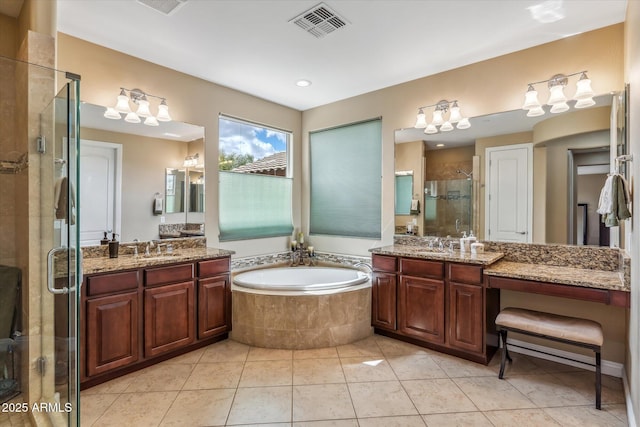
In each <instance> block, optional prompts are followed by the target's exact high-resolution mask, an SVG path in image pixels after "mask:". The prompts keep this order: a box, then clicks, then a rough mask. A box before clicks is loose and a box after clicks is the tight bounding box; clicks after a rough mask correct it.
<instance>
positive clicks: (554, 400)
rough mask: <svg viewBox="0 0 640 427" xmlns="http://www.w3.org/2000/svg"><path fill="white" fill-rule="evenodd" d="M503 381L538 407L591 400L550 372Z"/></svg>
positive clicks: (585, 403)
mask: <svg viewBox="0 0 640 427" xmlns="http://www.w3.org/2000/svg"><path fill="white" fill-rule="evenodd" d="M505 381H508V382H509V384H511V385H513V386H514V387H515V388H517V389H518V391H520V393H522V394H524V395H525V396H527V398H529V400H531V401H532V402H533V403H534V404H536V405H537V406H538V407H554V406H575V405H588V404H589V403H590V402H591V399H589V398H586V397H584V395H582V394H580V393H578V392H577V391H576V390H574V389H573V388H572V387H570V386H568V385H566V384H564V383H563V382H562V381H560V379H559V378H557V377H555V376H553V375H551V374H544V375H526V376H520V377H513V378H510V379H508V380H505Z"/></svg>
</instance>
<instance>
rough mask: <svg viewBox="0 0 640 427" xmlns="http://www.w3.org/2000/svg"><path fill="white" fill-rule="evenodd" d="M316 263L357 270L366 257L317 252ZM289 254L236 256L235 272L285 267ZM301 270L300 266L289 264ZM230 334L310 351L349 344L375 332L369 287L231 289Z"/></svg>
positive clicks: (262, 343) (259, 343)
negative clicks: (297, 291)
mask: <svg viewBox="0 0 640 427" xmlns="http://www.w3.org/2000/svg"><path fill="white" fill-rule="evenodd" d="M315 261H316V262H317V265H318V266H327V267H346V268H353V266H354V265H355V264H356V263H358V262H366V263H370V262H371V259H370V258H368V257H353V256H348V255H336V254H327V253H317V255H316V258H315ZM290 262H291V259H290V253H289V252H282V253H278V254H270V255H263V256H256V257H248V258H241V259H234V260H232V262H231V269H232V272H233V273H234V274H236V273H239V272H242V271H248V270H254V269H257V268H271V267H286V266H288V265H289V264H290ZM291 268H302V267H291ZM232 295H233V305H232V307H233V308H232V313H233V314H232V318H233V320H232V324H233V329H232V331H231V337H232V338H233V339H234V340H236V341H239V342H242V343H245V344H249V345H252V346H256V347H265V348H280V349H294V350H301V349H312V348H321V347H330V346H336V345H344V344H349V343H351V342H354V341H357V340H360V339H363V338H365V337H368V336H370V335H371V334H372V333H373V328H372V327H371V288H370V286H367V287H365V288H362V289H355V290H350V291H343V292H340V293H334V294H327V295H293V296H292V295H277V294H276V293H274V294H273V295H265V294H257V293H253V292H247V291H243V290H242V289H241V288H238V287H236V286H233V287H232Z"/></svg>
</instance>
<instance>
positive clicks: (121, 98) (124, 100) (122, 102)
mask: <svg viewBox="0 0 640 427" xmlns="http://www.w3.org/2000/svg"><path fill="white" fill-rule="evenodd" d="M115 110H116V111H117V112H118V113H124V114H129V113H130V112H131V107H129V97H128V96H127V94H126V92H125V91H124V89H121V90H120V95H118V102H117V103H116V106H115Z"/></svg>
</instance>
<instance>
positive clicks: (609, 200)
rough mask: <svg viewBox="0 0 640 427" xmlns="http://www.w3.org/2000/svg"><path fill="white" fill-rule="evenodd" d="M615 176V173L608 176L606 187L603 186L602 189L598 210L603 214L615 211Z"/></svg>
mask: <svg viewBox="0 0 640 427" xmlns="http://www.w3.org/2000/svg"><path fill="white" fill-rule="evenodd" d="M613 177H614V175H612V174H610V175H608V176H607V180H606V181H605V183H604V187H602V191H600V200H599V201H598V210H597V212H598V213H599V214H601V215H606V214H609V213H611V212H612V211H613V194H612V192H613Z"/></svg>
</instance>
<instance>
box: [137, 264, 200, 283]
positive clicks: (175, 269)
mask: <svg viewBox="0 0 640 427" xmlns="http://www.w3.org/2000/svg"><path fill="white" fill-rule="evenodd" d="M191 279H193V264H180V265H172V266H170V267H159V268H150V269H147V270H145V271H144V284H145V285H146V286H153V285H162V284H164V283H175V282H184V281H187V280H191Z"/></svg>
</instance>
